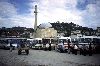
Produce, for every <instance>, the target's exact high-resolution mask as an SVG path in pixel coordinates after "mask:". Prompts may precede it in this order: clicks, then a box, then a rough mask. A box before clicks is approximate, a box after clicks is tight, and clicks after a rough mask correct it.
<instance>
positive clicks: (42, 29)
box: [33, 5, 57, 38]
mask: <svg viewBox="0 0 100 66" xmlns="http://www.w3.org/2000/svg"><path fill="white" fill-rule="evenodd" d="M34 13H35V23H34V33H33V38H56V37H57V30H55V29H54V28H52V25H51V24H50V23H42V24H40V25H39V26H38V27H37V13H38V12H37V5H35V11H34Z"/></svg>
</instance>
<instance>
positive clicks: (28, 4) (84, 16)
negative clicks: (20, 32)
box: [0, 0, 100, 28]
mask: <svg viewBox="0 0 100 66" xmlns="http://www.w3.org/2000/svg"><path fill="white" fill-rule="evenodd" d="M35 5H37V8H38V9H37V10H38V15H37V18H38V20H37V21H38V25H40V24H45V25H46V24H47V23H49V22H50V23H54V22H57V21H60V22H67V23H70V22H73V23H75V24H78V25H80V26H83V27H90V28H96V27H100V22H99V21H100V18H99V17H100V13H99V12H100V0H0V28H1V27H7V28H9V27H15V26H16V27H17V26H21V27H27V28H34V22H35V14H34V10H35V8H34V6H35Z"/></svg>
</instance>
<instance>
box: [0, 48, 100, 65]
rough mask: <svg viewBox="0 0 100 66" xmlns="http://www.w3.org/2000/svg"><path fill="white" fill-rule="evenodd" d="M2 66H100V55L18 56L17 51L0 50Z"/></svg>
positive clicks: (48, 53) (43, 53)
mask: <svg viewBox="0 0 100 66" xmlns="http://www.w3.org/2000/svg"><path fill="white" fill-rule="evenodd" d="M0 66H100V54H94V55H93V56H83V55H79V54H78V55H74V54H67V53H59V52H56V51H43V50H30V53H29V55H25V54H23V55H18V54H17V50H13V51H12V52H9V50H1V49H0Z"/></svg>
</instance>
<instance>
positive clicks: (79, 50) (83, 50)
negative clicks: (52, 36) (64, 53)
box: [68, 43, 93, 56]
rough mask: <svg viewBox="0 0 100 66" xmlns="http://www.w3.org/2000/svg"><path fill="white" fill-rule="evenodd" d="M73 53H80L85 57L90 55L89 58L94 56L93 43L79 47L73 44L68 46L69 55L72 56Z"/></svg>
mask: <svg viewBox="0 0 100 66" xmlns="http://www.w3.org/2000/svg"><path fill="white" fill-rule="evenodd" d="M71 52H72V54H75V55H77V54H78V53H80V55H84V56H86V55H87V54H89V56H92V54H93V47H92V45H91V43H89V44H88V45H85V44H83V45H78V44H73V45H70V44H68V54H70V53H71Z"/></svg>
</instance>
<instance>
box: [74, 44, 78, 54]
mask: <svg viewBox="0 0 100 66" xmlns="http://www.w3.org/2000/svg"><path fill="white" fill-rule="evenodd" d="M77 50H78V46H77V45H76V44H75V45H74V53H75V55H77Z"/></svg>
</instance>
